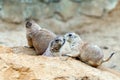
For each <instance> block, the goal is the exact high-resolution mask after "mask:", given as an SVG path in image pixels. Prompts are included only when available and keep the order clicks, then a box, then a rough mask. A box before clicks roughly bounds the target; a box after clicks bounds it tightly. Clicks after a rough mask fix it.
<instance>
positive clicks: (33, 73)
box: [0, 46, 120, 80]
mask: <svg viewBox="0 0 120 80" xmlns="http://www.w3.org/2000/svg"><path fill="white" fill-rule="evenodd" d="M6 49H7V50H6ZM8 49H10V50H12V51H11V52H9V51H8ZM0 50H1V52H0V80H120V73H119V72H116V71H114V70H111V69H109V68H104V67H101V68H93V67H90V66H88V65H86V64H84V63H82V62H80V61H77V60H74V59H72V58H69V59H68V60H66V61H63V60H61V59H60V58H59V57H44V56H35V55H32V54H34V51H33V50H32V49H28V48H24V47H14V48H8V47H3V46H1V47H0ZM30 50H31V51H30ZM27 51H28V52H27ZM24 52H26V53H24ZM30 52H31V54H28V53H30Z"/></svg>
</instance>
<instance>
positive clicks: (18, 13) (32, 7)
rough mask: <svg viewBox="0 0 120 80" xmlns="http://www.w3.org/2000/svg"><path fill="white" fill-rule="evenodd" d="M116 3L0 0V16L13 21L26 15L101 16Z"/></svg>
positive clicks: (107, 0) (60, 17) (105, 0)
mask: <svg viewBox="0 0 120 80" xmlns="http://www.w3.org/2000/svg"><path fill="white" fill-rule="evenodd" d="M66 3H67V4H66ZM117 3H118V0H18V1H14V0H9V1H8V0H1V1H0V17H1V19H2V20H4V21H7V22H14V23H21V22H22V21H23V20H25V19H26V18H28V17H32V18H34V19H38V20H39V19H41V18H50V17H53V18H54V19H57V20H60V21H68V20H69V19H71V18H73V17H74V16H76V14H78V15H82V14H83V15H88V16H95V17H101V16H102V15H104V14H106V13H108V12H110V11H111V10H112V9H114V8H115V6H116V5H117ZM17 6H19V7H17Z"/></svg>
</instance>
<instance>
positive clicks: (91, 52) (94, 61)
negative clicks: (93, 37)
mask: <svg viewBox="0 0 120 80" xmlns="http://www.w3.org/2000/svg"><path fill="white" fill-rule="evenodd" d="M65 39H66V40H67V41H68V42H69V44H70V45H71V50H75V51H73V52H71V53H68V54H64V55H65V56H70V57H78V58H79V59H80V60H81V61H83V62H84V63H87V64H88V65H91V66H93V67H97V66H99V65H101V64H102V63H104V62H107V61H109V60H110V59H111V57H112V56H113V55H114V53H112V54H111V55H110V56H109V57H108V58H107V59H106V60H104V59H103V57H104V53H103V51H102V50H101V49H100V47H98V46H97V45H93V44H89V43H86V42H83V41H82V40H81V38H80V36H79V35H78V34H76V33H66V34H65ZM72 45H73V46H74V47H72Z"/></svg>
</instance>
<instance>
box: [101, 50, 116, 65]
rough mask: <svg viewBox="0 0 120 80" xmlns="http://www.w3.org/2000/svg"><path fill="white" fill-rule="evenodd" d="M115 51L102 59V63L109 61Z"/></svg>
mask: <svg viewBox="0 0 120 80" xmlns="http://www.w3.org/2000/svg"><path fill="white" fill-rule="evenodd" d="M114 54H115V53H114V52H113V53H112V54H111V55H110V56H109V57H108V58H107V59H105V60H103V61H102V63H104V62H107V61H109V60H110V59H111V58H112V56H113V55H114Z"/></svg>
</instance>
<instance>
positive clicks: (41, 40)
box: [25, 20, 56, 55]
mask: <svg viewBox="0 0 120 80" xmlns="http://www.w3.org/2000/svg"><path fill="white" fill-rule="evenodd" d="M25 27H26V37H27V41H28V45H29V47H34V48H35V51H36V54H39V55H41V54H43V53H44V52H45V50H46V49H47V47H48V45H49V42H50V41H51V40H53V39H54V38H55V37H56V35H55V34H54V33H53V32H51V31H49V30H47V29H44V28H41V27H40V26H39V25H38V24H37V23H35V22H34V21H33V20H27V21H26V24H25Z"/></svg>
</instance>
